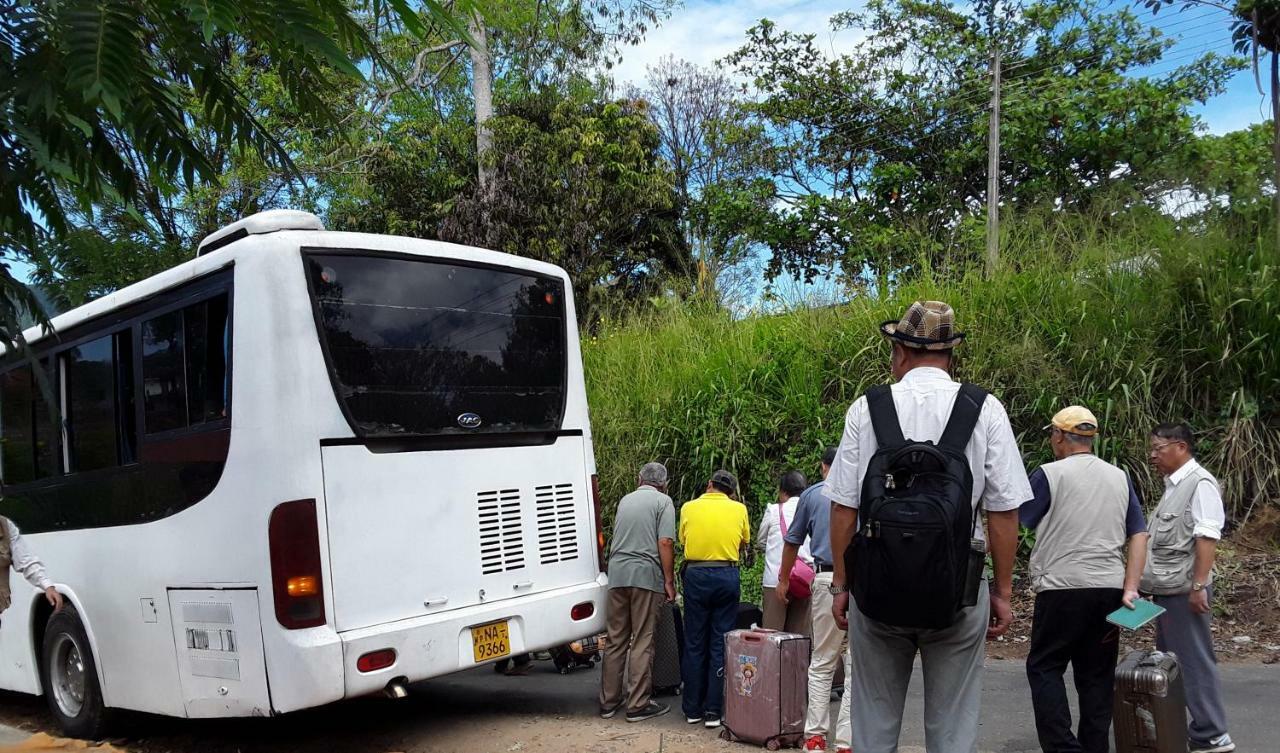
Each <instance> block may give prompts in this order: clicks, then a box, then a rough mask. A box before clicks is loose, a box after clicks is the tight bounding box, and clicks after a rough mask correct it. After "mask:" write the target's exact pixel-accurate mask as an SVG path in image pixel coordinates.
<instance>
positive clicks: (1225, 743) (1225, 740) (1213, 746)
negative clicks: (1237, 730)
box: [1191, 735, 1236, 753]
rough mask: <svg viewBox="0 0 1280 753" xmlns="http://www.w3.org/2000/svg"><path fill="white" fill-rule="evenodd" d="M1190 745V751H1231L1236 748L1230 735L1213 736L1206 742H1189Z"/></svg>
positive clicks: (1197, 752) (1214, 752) (1202, 752)
mask: <svg viewBox="0 0 1280 753" xmlns="http://www.w3.org/2000/svg"><path fill="white" fill-rule="evenodd" d="M1191 746H1192V747H1191V753H1231V751H1233V750H1235V749H1236V744H1235V743H1233V742H1231V735H1222V736H1220V737H1215V738H1213V739H1212V740H1210V741H1209V742H1207V743H1191Z"/></svg>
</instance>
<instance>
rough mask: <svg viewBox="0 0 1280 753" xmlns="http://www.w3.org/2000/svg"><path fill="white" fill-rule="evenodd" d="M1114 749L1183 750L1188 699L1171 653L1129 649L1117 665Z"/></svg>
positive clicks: (1131, 752) (1140, 752) (1137, 752)
mask: <svg viewBox="0 0 1280 753" xmlns="http://www.w3.org/2000/svg"><path fill="white" fill-rule="evenodd" d="M1113 717H1114V724H1115V734H1116V753H1186V750H1187V701H1186V693H1185V692H1184V691H1183V687H1182V668H1181V667H1179V666H1178V658H1177V657H1176V656H1174V655H1173V654H1169V653H1162V652H1160V651H1130V652H1129V655H1128V656H1126V657H1124V659H1123V660H1122V661H1121V662H1120V664H1119V665H1118V666H1116V695H1115V707H1114V714H1113Z"/></svg>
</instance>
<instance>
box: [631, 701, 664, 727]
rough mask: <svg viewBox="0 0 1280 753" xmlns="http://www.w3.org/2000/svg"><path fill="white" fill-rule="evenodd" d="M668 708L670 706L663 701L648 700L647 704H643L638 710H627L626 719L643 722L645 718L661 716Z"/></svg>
mask: <svg viewBox="0 0 1280 753" xmlns="http://www.w3.org/2000/svg"><path fill="white" fill-rule="evenodd" d="M670 710H671V707H670V706H668V705H667V704H665V703H654V702H653V701H650V702H649V705H648V706H645V707H644V708H642V709H640V710H639V711H628V712H627V721H629V722H643V721H644V720H645V719H652V718H654V717H655V716H662V715H663V714H665V713H667V712H668V711H670Z"/></svg>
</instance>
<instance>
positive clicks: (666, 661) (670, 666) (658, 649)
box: [653, 604, 684, 695]
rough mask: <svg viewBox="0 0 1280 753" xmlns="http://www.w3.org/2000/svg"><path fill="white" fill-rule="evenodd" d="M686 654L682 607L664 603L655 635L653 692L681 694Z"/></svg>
mask: <svg viewBox="0 0 1280 753" xmlns="http://www.w3.org/2000/svg"><path fill="white" fill-rule="evenodd" d="M682 656H684V620H683V619H681V617H680V607H678V606H676V605H675V604H663V605H662V607H661V608H660V609H659V610H658V626H657V629H656V630H654V635H653V693H654V695H679V694H680V658H681V657H682Z"/></svg>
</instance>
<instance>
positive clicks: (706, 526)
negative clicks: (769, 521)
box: [679, 470, 751, 727]
mask: <svg viewBox="0 0 1280 753" xmlns="http://www.w3.org/2000/svg"><path fill="white" fill-rule="evenodd" d="M737 494H738V479H736V478H734V476H733V474H732V473H729V472H728V471H724V470H720V471H716V472H715V473H713V474H711V481H710V482H709V483H708V484H707V491H706V492H705V493H704V494H703V495H702V496H701V497H698V498H697V499H695V500H691V501H689V502H685V503H684V504H683V505H682V506H681V507H680V534H679V535H680V545H681V547H683V549H684V571H683V578H684V662H683V663H682V664H681V667H680V673H681V675H682V676H683V677H682V678H681V679H683V680H684V692H683V696H682V698H681V705H682V706H683V707H684V716H685V719H686V720H687V721H688V722H689V723H690V724H697V723H698V722H703V723H704V724H705V725H706V726H707V727H719V726H720V717H721V715H722V714H723V713H724V634H725V633H727V632H729V631H730V630H732V629H733V624H734V621H735V620H736V619H737V616H738V598H739V586H740V583H739V580H738V556H739V554H740V553H741V552H742V551H743V549H744V548H745V547H748V546H750V544H751V524H750V521H749V520H748V518H747V507H746V505H744V504H742V503H741V502H738V501H736V500H735V499H734V497H736V496H737Z"/></svg>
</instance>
